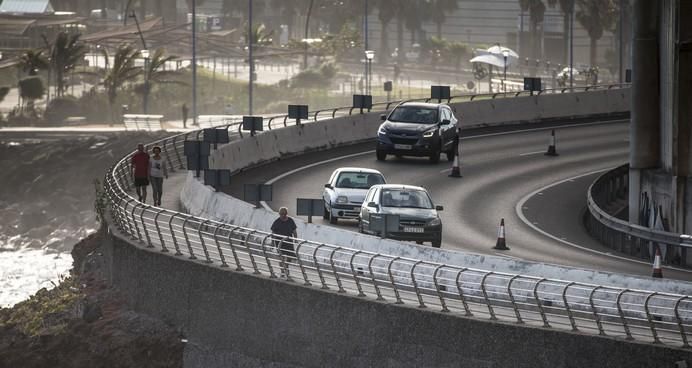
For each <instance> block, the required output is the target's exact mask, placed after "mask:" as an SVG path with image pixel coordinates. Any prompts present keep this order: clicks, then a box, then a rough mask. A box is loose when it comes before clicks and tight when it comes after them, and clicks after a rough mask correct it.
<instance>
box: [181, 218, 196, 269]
mask: <svg viewBox="0 0 692 368" xmlns="http://www.w3.org/2000/svg"><path fill="white" fill-rule="evenodd" d="M193 217H194V216H192V215H189V216H187V217H185V220H183V236H184V237H185V244H186V245H187V250H188V251H189V252H190V257H189V258H190V259H197V257H195V252H194V251H193V250H192V243H190V238H189V237H188V236H187V231H186V230H185V227H186V226H187V221H188V220H189V219H191V218H193Z"/></svg>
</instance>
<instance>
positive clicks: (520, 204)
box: [514, 167, 692, 273]
mask: <svg viewBox="0 0 692 368" xmlns="http://www.w3.org/2000/svg"><path fill="white" fill-rule="evenodd" d="M614 168H615V167H610V168H605V169H600V170H594V171H591V172H587V173H583V174H579V175H576V176H573V177H570V178H567V179H563V180H560V181H557V182H554V183H552V184H549V185H546V186H544V187H543V188H538V189H536V190H534V191H533V192H531V193H529V194H527V195H526V196H524V197H523V198H522V199H521V200H519V202H518V203H517V205H516V206H515V207H514V211H515V212H516V213H517V216H519V218H520V219H521V221H522V222H523V223H525V224H526V225H528V226H529V227H531V228H532V229H534V230H535V231H537V232H538V233H540V234H542V235H545V236H547V237H549V238H551V239H553V240H555V241H558V242H560V243H562V244H566V245H569V246H571V247H574V248H577V249H581V250H583V251H586V252H590V253H594V254H599V255H603V256H606V257H611V258H616V259H619V260H621V261H629V262H633V263H639V264H644V265H650V263H649V262H644V261H639V260H636V259H632V258H627V257H623V256H619V255H615V254H612V253H610V252H601V251H598V250H595V249H591V248H587V247H584V246H581V245H579V244H575V243H572V242H570V241H567V240H564V239H562V238H559V237H557V236H555V235H552V234H550V233H548V232H546V231H544V230H542V229H540V228H539V227H538V226H536V225H534V224H533V223H531V221H529V220H528V219H527V218H526V216H524V211H522V208H523V207H524V205H525V203H526V202H527V201H528V200H529V199H531V197H533V196H535V195H536V194H538V193H539V192H542V191H545V190H547V189H550V188H552V187H555V186H558V185H560V184H564V183H566V182H568V181H571V180H574V179H579V178H582V177H584V176H589V175H593V174H597V173H600V172H604V171H608V170H612V169H614ZM664 268H667V269H671V270H675V271H681V272H688V273H692V270H686V269H682V268H677V267H670V266H664Z"/></svg>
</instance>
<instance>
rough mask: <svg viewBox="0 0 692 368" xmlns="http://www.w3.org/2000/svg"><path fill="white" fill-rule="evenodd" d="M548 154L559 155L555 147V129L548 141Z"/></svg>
mask: <svg viewBox="0 0 692 368" xmlns="http://www.w3.org/2000/svg"><path fill="white" fill-rule="evenodd" d="M545 155H546V156H559V154H558V153H557V150H556V149H555V129H553V130H552V131H551V132H550V141H549V143H548V151H547V152H546V153H545Z"/></svg>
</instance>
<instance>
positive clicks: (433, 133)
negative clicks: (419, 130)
mask: <svg viewBox="0 0 692 368" xmlns="http://www.w3.org/2000/svg"><path fill="white" fill-rule="evenodd" d="M434 135H435V130H428V131H427V132H425V133H423V138H430V137H432V136H434Z"/></svg>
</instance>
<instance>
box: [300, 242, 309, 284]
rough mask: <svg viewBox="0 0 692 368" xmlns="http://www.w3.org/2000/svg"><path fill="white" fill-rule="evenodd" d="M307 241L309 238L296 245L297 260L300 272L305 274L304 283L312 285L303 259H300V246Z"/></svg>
mask: <svg viewBox="0 0 692 368" xmlns="http://www.w3.org/2000/svg"><path fill="white" fill-rule="evenodd" d="M307 242H308V241H307V240H303V241H302V242H300V243H298V245H296V260H297V261H298V267H300V273H301V274H303V280H305V282H304V283H303V285H305V286H311V285H312V283H311V282H310V279H308V273H307V272H306V271H305V266H304V265H303V261H302V260H301V259H300V247H301V246H302V245H303V244H305V243H307Z"/></svg>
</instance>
